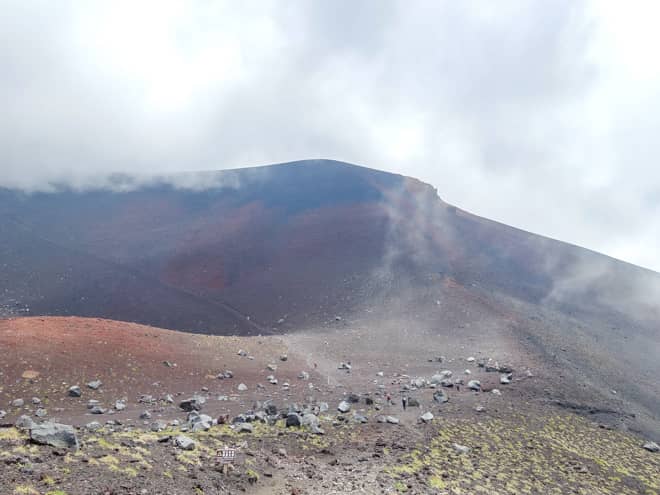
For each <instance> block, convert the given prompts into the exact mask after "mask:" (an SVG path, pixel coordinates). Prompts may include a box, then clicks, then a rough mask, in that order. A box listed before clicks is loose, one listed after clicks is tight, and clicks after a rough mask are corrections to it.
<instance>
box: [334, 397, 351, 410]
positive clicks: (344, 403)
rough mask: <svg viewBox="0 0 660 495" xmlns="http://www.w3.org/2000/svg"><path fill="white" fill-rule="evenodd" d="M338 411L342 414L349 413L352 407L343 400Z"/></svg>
mask: <svg viewBox="0 0 660 495" xmlns="http://www.w3.org/2000/svg"><path fill="white" fill-rule="evenodd" d="M337 410H338V411H339V412H340V413H347V412H348V411H350V410H351V405H350V404H349V403H348V402H346V401H345V400H343V401H341V402H340V403H339V405H338V406H337Z"/></svg>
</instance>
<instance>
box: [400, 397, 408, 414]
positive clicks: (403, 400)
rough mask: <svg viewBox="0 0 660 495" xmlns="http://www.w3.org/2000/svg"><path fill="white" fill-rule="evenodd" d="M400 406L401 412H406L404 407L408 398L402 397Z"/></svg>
mask: <svg viewBox="0 0 660 495" xmlns="http://www.w3.org/2000/svg"><path fill="white" fill-rule="evenodd" d="M401 405H403V410H404V411H405V410H406V406H407V405H408V397H406V396H404V397H403V398H402V399H401Z"/></svg>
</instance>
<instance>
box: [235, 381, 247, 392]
mask: <svg viewBox="0 0 660 495" xmlns="http://www.w3.org/2000/svg"><path fill="white" fill-rule="evenodd" d="M236 389H237V390H238V391H239V392H245V391H247V389H248V388H247V385H246V384H245V383H239V384H238V387H236Z"/></svg>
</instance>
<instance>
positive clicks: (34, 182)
mask: <svg viewBox="0 0 660 495" xmlns="http://www.w3.org/2000/svg"><path fill="white" fill-rule="evenodd" d="M642 7H643V6H642V5H641V4H640V5H639V6H638V7H637V8H634V7H622V6H621V5H620V3H618V2H605V1H602V2H601V1H598V2H591V1H588V0H584V1H583V0H578V1H572V0H571V1H569V0H559V1H556V2H543V1H529V2H514V1H506V2H497V3H489V2H471V1H467V2H437V1H418V2H414V3H410V2H404V1H401V0H398V1H397V0H393V1H392V0H390V1H372V0H363V1H360V2H351V1H337V2H322V1H319V0H312V1H291V2H286V3H284V4H283V3H281V2H275V1H263V2H259V3H257V2H247V3H244V4H241V5H239V4H236V3H235V2H196V3H191V2H185V1H179V0H162V1H158V2H156V1H147V0H145V1H141V2H128V1H117V2H78V1H72V0H71V1H66V0H64V1H62V2H57V5H54V4H53V3H52V2H47V1H38V0H6V1H5V2H4V4H3V10H4V12H3V16H2V17H1V18H0V33H1V34H0V37H1V38H0V41H1V44H0V47H1V48H0V98H2V108H3V119H1V120H0V172H1V173H0V185H2V186H9V187H19V188H24V189H31V190H34V189H40V188H47V187H49V186H48V184H49V183H62V182H66V183H72V184H78V185H79V186H80V185H82V187H90V186H103V184H107V183H108V176H113V177H117V176H116V175H113V174H117V173H120V174H122V173H123V174H134V173H136V172H139V173H141V174H146V175H153V174H160V175H162V174H172V173H174V172H178V171H191V170H217V169H224V168H231V167H240V166H250V165H256V164H266V163H275V162H283V161H288V160H296V159H302V158H317V157H324V158H333V159H338V160H344V161H349V162H353V163H361V164H365V165H368V166H371V167H375V168H382V169H386V170H390V171H395V172H399V173H404V174H406V175H411V176H415V177H418V178H420V179H422V180H425V181H427V182H429V183H431V184H433V185H434V186H435V187H437V188H438V190H439V193H440V195H441V196H442V197H443V198H444V199H445V200H447V201H449V202H451V203H454V204H456V205H458V206H460V207H463V208H466V209H468V210H470V211H473V212H474V213H477V214H479V215H483V216H486V217H489V218H494V219H496V220H499V221H502V222H505V223H508V224H513V225H515V226H518V227H521V228H525V229H527V230H531V231H534V232H539V233H542V234H545V235H548V236H552V237H556V238H559V239H562V240H566V241H570V242H573V243H576V244H580V245H583V246H587V247H590V248H592V249H595V250H598V251H602V252H606V253H608V254H611V255H614V256H617V257H620V258H623V259H626V260H628V261H632V262H635V263H639V264H642V265H645V266H649V267H653V268H656V269H660V258H659V257H658V255H657V253H658V252H660V249H658V248H659V246H658V242H659V241H658V239H660V235H658V233H660V215H658V213H659V209H660V169H658V168H657V167H656V166H655V163H656V162H657V159H658V157H659V156H660V149H659V146H660V145H658V143H657V139H656V137H655V136H656V134H657V132H656V131H657V129H658V128H659V124H660V121H659V120H658V119H660V117H658V116H659V115H660V112H659V111H658V110H660V109H659V108H658V107H659V106H660V95H658V92H657V89H656V88H658V87H660V85H658V84H657V83H658V82H660V71H659V68H660V63H657V62H656V61H655V57H653V53H652V48H651V47H653V46H657V42H658V41H660V40H658V39H657V38H658V35H656V34H655V33H654V26H653V25H652V23H651V22H649V21H648V19H652V18H653V17H654V16H652V15H650V14H649V13H648V12H649V9H656V10H657V9H658V7H657V6H654V4H653V3H651V4H649V5H646V6H645V7H643V8H642Z"/></svg>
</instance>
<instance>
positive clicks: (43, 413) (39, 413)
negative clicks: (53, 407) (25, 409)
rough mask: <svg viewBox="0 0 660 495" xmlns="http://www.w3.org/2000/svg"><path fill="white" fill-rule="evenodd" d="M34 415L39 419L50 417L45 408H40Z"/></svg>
mask: <svg viewBox="0 0 660 495" xmlns="http://www.w3.org/2000/svg"><path fill="white" fill-rule="evenodd" d="M34 415H35V416H36V417H37V418H45V417H46V416H47V415H48V411H46V410H45V409H44V408H43V407H40V408H39V409H37V410H36V411H35V412H34Z"/></svg>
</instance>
